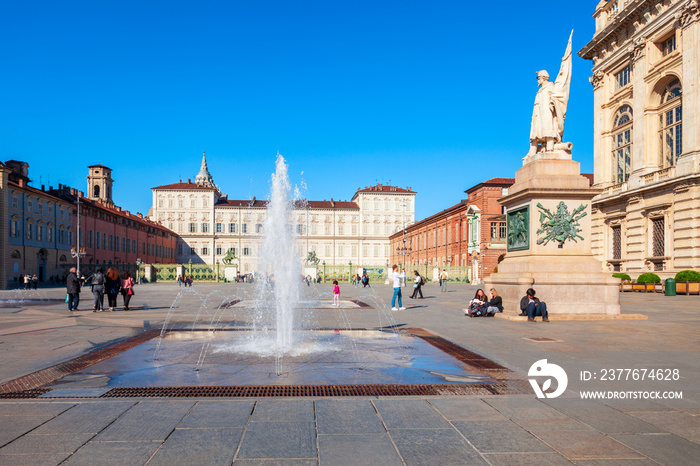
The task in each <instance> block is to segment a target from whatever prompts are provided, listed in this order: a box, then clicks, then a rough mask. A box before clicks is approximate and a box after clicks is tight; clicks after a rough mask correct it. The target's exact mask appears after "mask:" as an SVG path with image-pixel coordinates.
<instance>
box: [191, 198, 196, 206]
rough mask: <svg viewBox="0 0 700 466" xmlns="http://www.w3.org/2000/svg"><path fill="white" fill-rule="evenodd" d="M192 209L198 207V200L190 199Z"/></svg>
mask: <svg viewBox="0 0 700 466" xmlns="http://www.w3.org/2000/svg"><path fill="white" fill-rule="evenodd" d="M190 207H197V200H196V199H190Z"/></svg>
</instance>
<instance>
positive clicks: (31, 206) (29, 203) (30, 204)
mask: <svg viewBox="0 0 700 466" xmlns="http://www.w3.org/2000/svg"><path fill="white" fill-rule="evenodd" d="M33 209H34V201H32V198H31V197H28V198H27V210H28V211H29V212H32V210H33Z"/></svg>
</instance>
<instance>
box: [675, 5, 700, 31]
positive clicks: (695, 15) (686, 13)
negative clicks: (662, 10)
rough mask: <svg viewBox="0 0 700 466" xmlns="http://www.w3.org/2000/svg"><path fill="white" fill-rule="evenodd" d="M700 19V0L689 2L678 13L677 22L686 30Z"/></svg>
mask: <svg viewBox="0 0 700 466" xmlns="http://www.w3.org/2000/svg"><path fill="white" fill-rule="evenodd" d="M699 19H700V0H688V1H687V2H685V4H684V5H683V6H682V7H681V11H679V12H678V13H676V20H677V21H678V24H679V25H680V27H681V28H683V29H685V28H687V27H688V26H690V25H691V24H693V23H694V22H696V21H698V20H699Z"/></svg>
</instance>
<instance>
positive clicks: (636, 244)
mask: <svg viewBox="0 0 700 466" xmlns="http://www.w3.org/2000/svg"><path fill="white" fill-rule="evenodd" d="M593 17H594V18H595V24H596V32H595V34H594V36H593V38H592V39H591V41H590V42H589V43H588V44H586V46H585V47H583V49H581V50H580V51H579V55H580V56H581V57H583V58H585V59H588V60H591V61H592V63H593V76H592V77H591V78H590V81H591V83H592V84H593V87H594V102H595V103H594V105H595V109H594V111H595V113H594V115H595V121H594V141H595V142H594V157H595V184H594V187H596V188H599V189H600V190H601V193H600V194H599V195H598V196H596V197H595V198H594V199H593V204H592V207H593V212H592V213H593V224H592V225H593V226H592V238H591V240H592V241H591V245H592V249H593V253H594V255H595V256H596V257H597V258H598V259H600V260H601V261H603V264H604V267H605V268H606V270H608V271H611V272H612V271H622V272H627V273H629V274H630V275H632V277H633V278H636V276H637V275H639V274H641V273H643V272H649V271H654V272H656V273H658V274H659V275H661V276H662V278H664V277H667V276H673V275H674V274H675V273H676V272H677V271H680V270H686V269H695V270H698V269H699V268H700V234H699V233H698V232H699V231H700V4H699V2H698V0H626V1H625V0H609V1H601V2H600V3H598V6H597V7H596V10H595V12H594V14H593Z"/></svg>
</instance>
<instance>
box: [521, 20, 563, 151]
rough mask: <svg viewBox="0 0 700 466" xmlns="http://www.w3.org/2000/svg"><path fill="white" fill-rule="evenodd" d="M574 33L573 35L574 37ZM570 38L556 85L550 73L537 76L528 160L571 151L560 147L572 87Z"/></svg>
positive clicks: (545, 72)
mask: <svg viewBox="0 0 700 466" xmlns="http://www.w3.org/2000/svg"><path fill="white" fill-rule="evenodd" d="M573 33H574V32H573V31H571V36H573ZM571 36H569V43H568V45H567V46H566V51H565V52H564V57H563V58H562V62H561V67H560V69H559V74H558V75H557V78H556V80H555V81H554V82H553V83H552V82H550V81H549V73H547V71H546V70H542V71H539V72H537V82H538V83H539V85H540V89H539V90H538V91H537V95H536V96H535V106H534V109H533V111H532V124H531V126H530V151H529V152H528V154H527V155H528V157H532V156H535V154H537V153H539V152H552V151H554V150H567V151H569V150H571V144H563V145H562V144H561V142H562V138H563V136H564V120H565V119H566V107H567V105H568V102H569V87H570V85H571V62H572V59H571V58H572V57H571Z"/></svg>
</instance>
